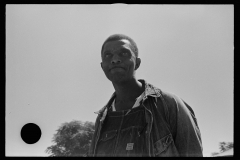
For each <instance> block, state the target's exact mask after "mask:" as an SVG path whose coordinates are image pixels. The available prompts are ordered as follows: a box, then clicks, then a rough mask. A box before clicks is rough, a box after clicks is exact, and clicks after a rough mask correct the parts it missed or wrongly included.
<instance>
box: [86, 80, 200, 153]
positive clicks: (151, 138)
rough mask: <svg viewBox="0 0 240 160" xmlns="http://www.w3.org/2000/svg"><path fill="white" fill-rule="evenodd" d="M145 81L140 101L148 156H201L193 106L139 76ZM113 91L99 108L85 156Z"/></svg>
mask: <svg viewBox="0 0 240 160" xmlns="http://www.w3.org/2000/svg"><path fill="white" fill-rule="evenodd" d="M139 81H140V82H141V83H143V84H144V85H145V96H144V97H143V99H142V101H141V105H143V106H144V108H145V111H146V112H145V113H146V114H145V118H146V122H147V123H148V125H147V129H146V132H145V136H146V148H147V153H148V156H150V157H175V156H176V157H179V156H183V157H188V156H190V157H193V156H200V157H202V156H203V154H202V150H203V149H202V140H201V133H200V129H199V127H198V124H197V119H196V117H195V114H194V112H193V110H192V108H191V107H190V106H189V105H188V104H187V103H186V102H184V101H183V100H182V99H180V98H179V97H177V96H176V95H173V94H170V93H167V92H164V91H162V90H160V89H159V88H157V87H155V86H153V85H151V84H149V83H147V82H146V81H145V80H142V79H141V80H139ZM115 96H116V94H115V92H114V93H113V95H112V97H111V98H110V100H109V101H108V103H107V104H106V105H105V106H104V107H103V108H102V109H100V110H99V111H98V112H96V113H97V114H98V116H97V119H96V122H95V132H94V135H93V138H92V142H91V146H90V148H89V152H88V154H87V156H95V151H96V146H97V142H98V140H99V136H100V133H101V128H102V124H103V122H104V119H105V117H106V114H107V111H108V109H109V107H110V106H111V104H112V102H113V100H114V98H115Z"/></svg>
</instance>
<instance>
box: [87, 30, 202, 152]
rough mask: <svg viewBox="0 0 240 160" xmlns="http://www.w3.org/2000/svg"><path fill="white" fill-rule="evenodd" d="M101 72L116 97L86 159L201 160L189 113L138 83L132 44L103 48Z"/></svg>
mask: <svg viewBox="0 0 240 160" xmlns="http://www.w3.org/2000/svg"><path fill="white" fill-rule="evenodd" d="M101 57H102V62H101V67H102V70H103V71H104V73H105V75H106V77H107V78H108V79H109V80H110V81H111V82H112V84H113V87H114V89H115V92H114V93H113V95H112V97H111V98H110V100H109V101H108V103H107V104H106V105H105V106H104V107H103V108H102V109H101V110H100V111H98V112H97V113H98V117H97V119H96V123H95V132H94V135H93V138H92V143H91V146H90V149H89V152H88V156H150V157H154V156H203V155H202V141H201V134H200V130H199V127H198V124H197V120H196V118H195V115H194V112H193V110H192V108H191V107H190V106H189V105H188V104H187V103H186V102H184V101H183V100H181V99H180V98H179V97H177V96H175V95H173V94H170V93H167V92H164V91H162V90H160V89H159V88H157V87H155V86H153V85H151V84H149V83H147V81H145V80H143V79H139V80H137V79H136V75H135V73H136V70H137V69H138V68H139V66H140V64H141V59H140V58H139V57H138V48H137V45H136V43H135V42H134V41H133V40H132V39H131V38H130V37H128V36H126V35H122V34H115V35H112V36H110V37H109V38H108V39H106V41H105V42H104V43H103V46H102V51H101Z"/></svg>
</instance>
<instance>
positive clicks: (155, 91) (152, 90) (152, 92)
mask: <svg viewBox="0 0 240 160" xmlns="http://www.w3.org/2000/svg"><path fill="white" fill-rule="evenodd" d="M138 81H139V82H141V83H142V84H145V91H144V96H143V100H142V101H145V100H146V99H147V97H148V96H151V97H160V89H159V88H157V87H155V86H153V85H152V84H150V83H147V81H145V80H144V79H139V80H138ZM115 97H116V92H114V93H113V94H112V96H111V98H110V100H109V101H108V102H107V104H106V105H105V106H104V107H103V108H101V109H100V110H99V111H97V112H94V113H96V114H101V113H103V112H104V111H105V113H106V112H107V110H105V109H108V108H109V107H110V106H111V105H110V104H112V102H113V100H114V99H115Z"/></svg>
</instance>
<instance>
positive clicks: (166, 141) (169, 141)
mask: <svg viewBox="0 0 240 160" xmlns="http://www.w3.org/2000/svg"><path fill="white" fill-rule="evenodd" d="M170 150H171V151H170ZM172 151H173V152H172ZM174 152H177V150H176V148H175V145H174V142H173V138H172V135H171V134H169V135H167V136H165V137H163V138H161V139H160V140H158V141H157V142H155V143H154V153H155V155H156V156H172V155H173V153H174ZM174 154H177V153H174Z"/></svg>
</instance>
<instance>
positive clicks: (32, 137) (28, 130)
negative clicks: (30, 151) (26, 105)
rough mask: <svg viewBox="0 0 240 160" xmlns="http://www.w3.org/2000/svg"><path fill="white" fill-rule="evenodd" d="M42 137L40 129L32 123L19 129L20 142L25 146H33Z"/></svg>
mask: <svg viewBox="0 0 240 160" xmlns="http://www.w3.org/2000/svg"><path fill="white" fill-rule="evenodd" d="M41 135H42V132H41V129H40V127H39V126H38V125H36V124H34V123H27V124H25V125H24V126H23V127H22V129H21V137H22V140H23V141H24V142H25V143H27V144H34V143H36V142H37V141H39V139H40V137H41Z"/></svg>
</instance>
